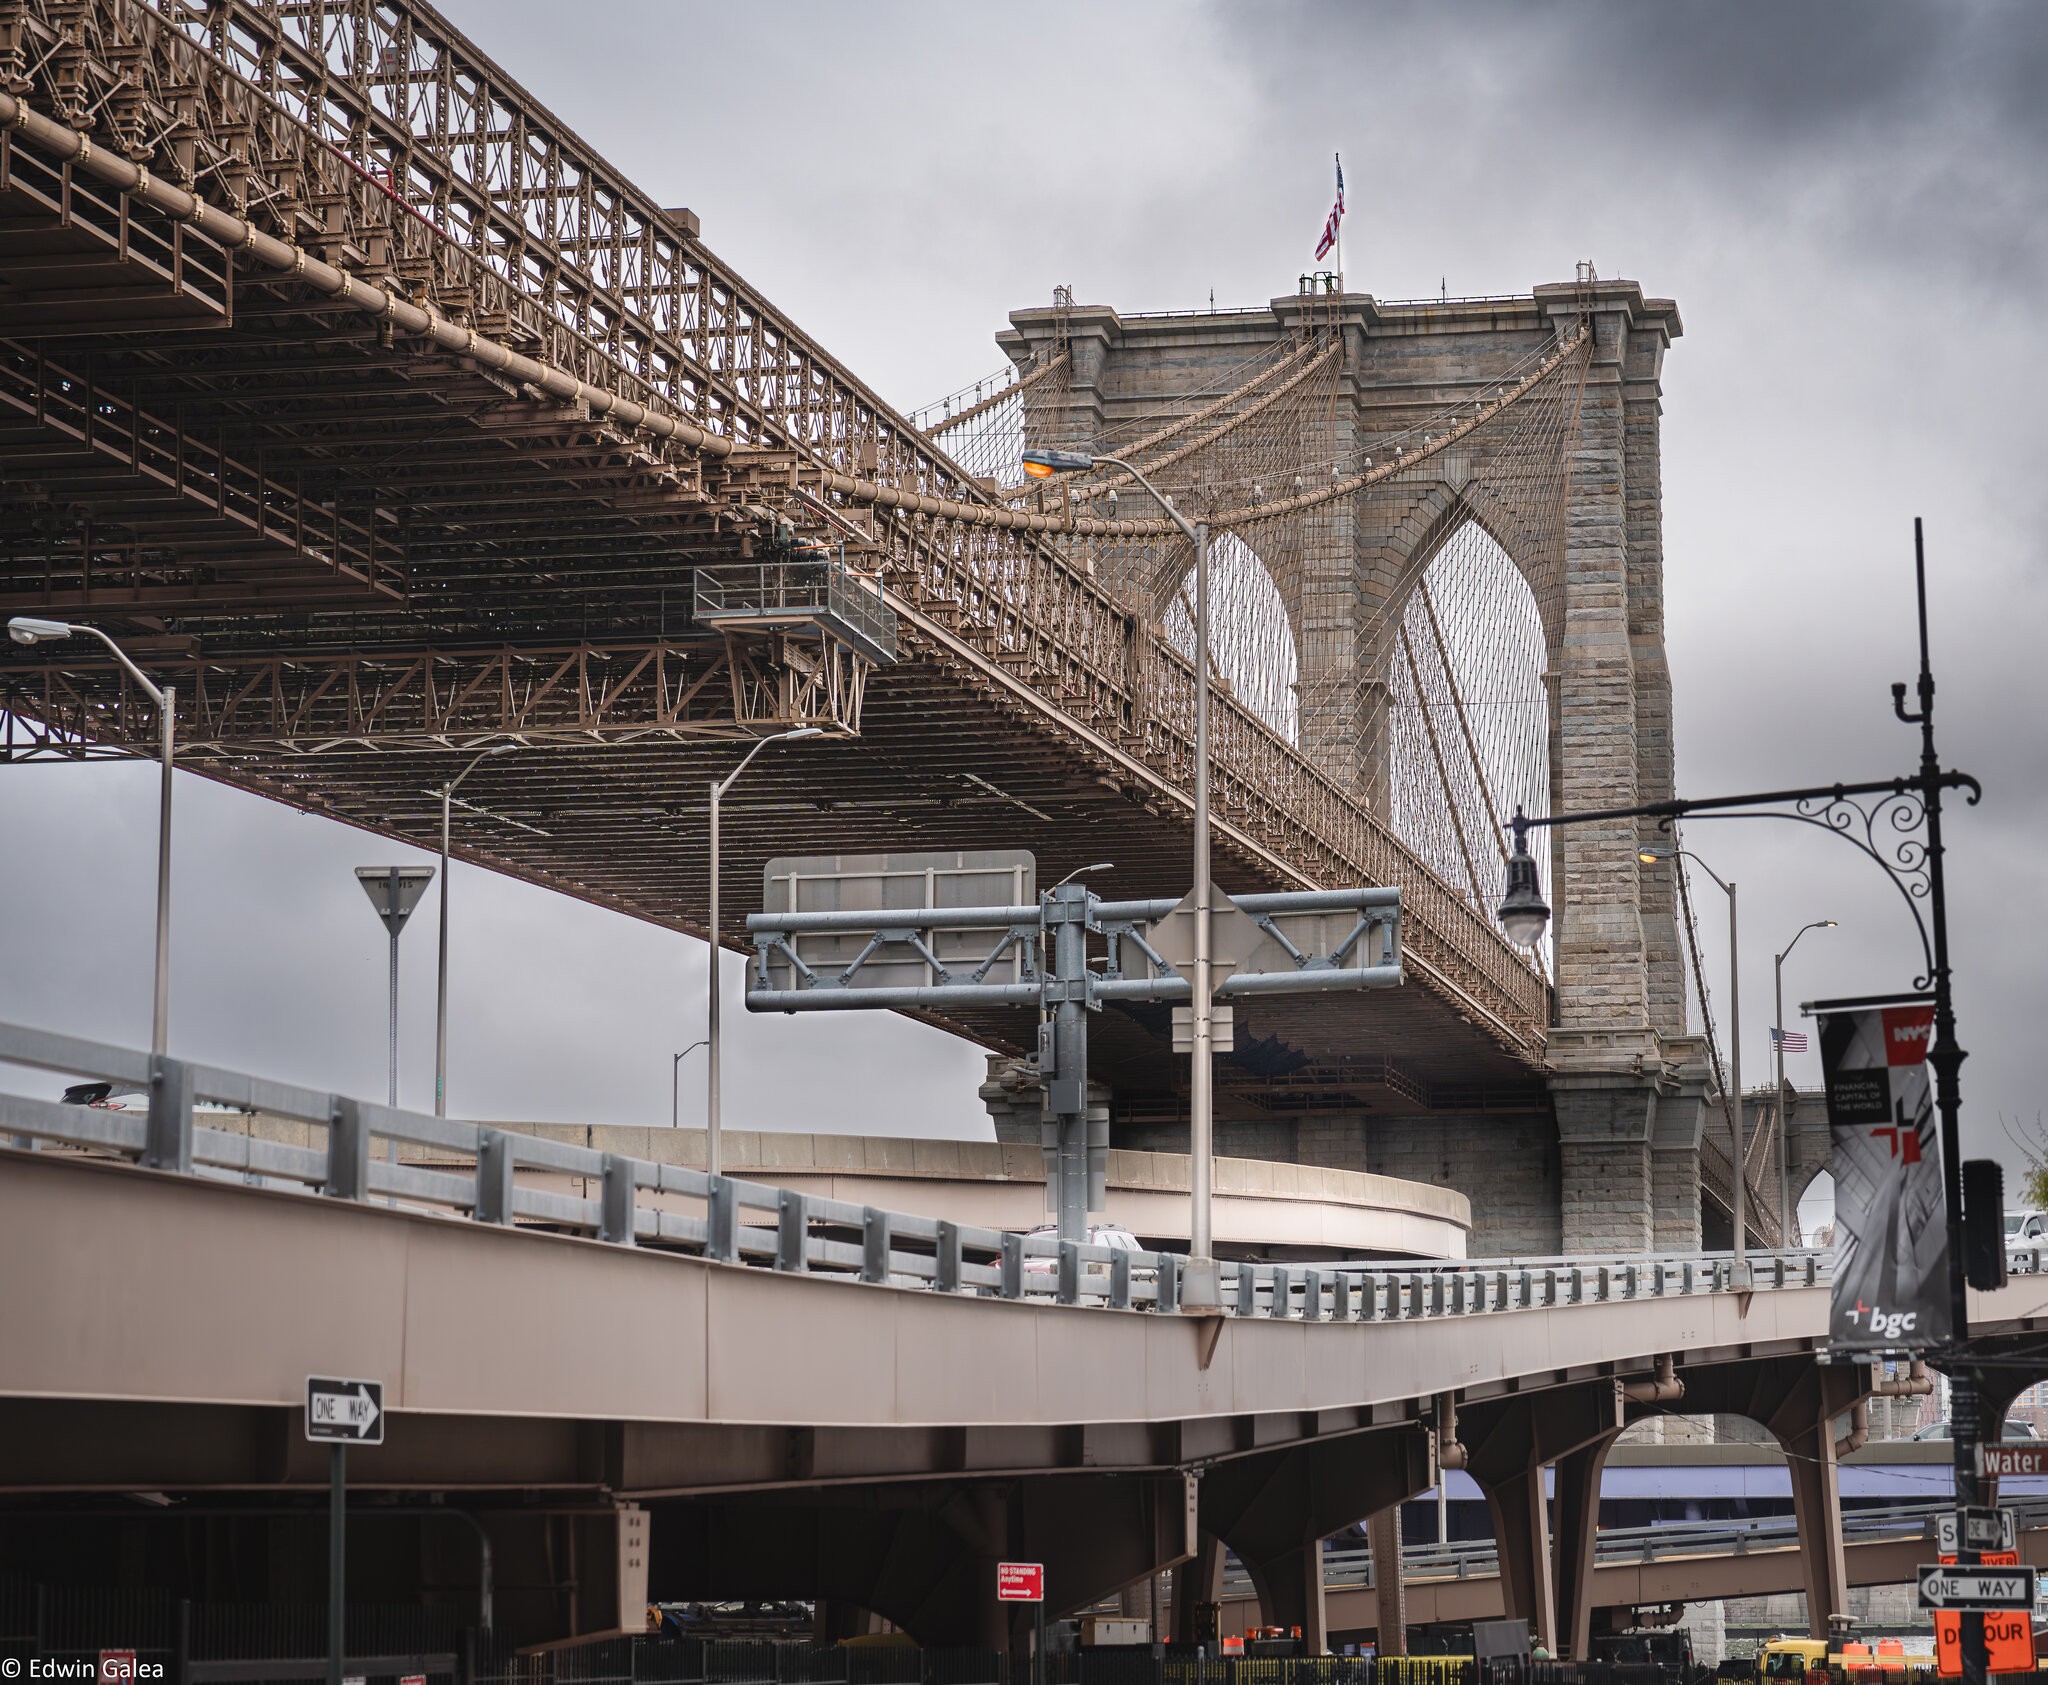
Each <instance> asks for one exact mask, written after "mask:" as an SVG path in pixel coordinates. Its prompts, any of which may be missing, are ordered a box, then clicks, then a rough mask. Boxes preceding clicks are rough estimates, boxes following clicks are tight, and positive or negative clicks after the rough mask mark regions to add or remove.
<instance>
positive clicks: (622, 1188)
mask: <svg viewBox="0 0 2048 1685" xmlns="http://www.w3.org/2000/svg"><path fill="white" fill-rule="evenodd" d="M0 1064H11V1065H19V1066H25V1067H28V1068H32V1069H40V1070H45V1071H60V1072H64V1073H66V1074H69V1075H73V1076H80V1077H87V1078H96V1079H99V1080H102V1081H105V1082H109V1083H113V1084H118V1085H121V1086H123V1087H139V1088H141V1089H143V1090H144V1091H146V1092H147V1093H148V1094H149V1095H150V1103H149V1109H148V1110H147V1111H145V1112H138V1111H125V1110H119V1109H103V1108H100V1107H95V1106H89V1105H65V1104H63V1103H61V1102H58V1101H52V1100H40V1099H31V1098H27V1097H25V1096H21V1095H17V1094H10V1093H5V1092H0V1139H5V1140H7V1141H8V1142H9V1144H10V1145H11V1146H14V1147H17V1148H19V1147H33V1146H41V1147H46V1148H49V1147H55V1148H61V1149H67V1150H72V1151H78V1152H82V1153H87V1154H90V1155H92V1156H95V1157H104V1158H114V1159H125V1160H127V1161H129V1162H131V1163H135V1164H138V1165H140V1166H141V1167H143V1168H144V1169H148V1170H153V1171H159V1172H164V1173H168V1174H172V1175H186V1176H205V1177H212V1178H214V1179H217V1180H225V1181H233V1182H240V1183H244V1184H246V1185H248V1186H251V1187H257V1188H267V1189H274V1190H278V1191H282V1192H289V1193H293V1194H322V1195H326V1196H328V1197H330V1198H338V1199H348V1200H366V1199H371V1198H383V1199H390V1200H393V1201H395V1202H397V1203H399V1204H402V1205H405V1206H408V1207H411V1208H413V1209H417V1210H423V1211H435V1212H441V1213H446V1214H449V1215H452V1216H455V1217H459V1218H467V1219H472V1220H474V1221H476V1222H479V1223H490V1224H504V1225H524V1226H537V1227H545V1228H549V1229H552V1230H555V1231H557V1232H561V1233H566V1234H571V1235H584V1236H588V1237H591V1238H594V1239H596V1240H599V1241H604V1242H608V1243H610V1244H613V1245H618V1246H645V1247H656V1248H661V1249H664V1250H669V1251H675V1252H681V1253H686V1254H690V1255H694V1256H697V1257H701V1258H704V1259H706V1260H709V1261H711V1262H715V1263H722V1264H733V1265H745V1266H750V1267H754V1268H759V1269H769V1270H782V1271H803V1272H808V1273H816V1274H819V1275H823V1276H830V1277H836V1278H838V1279H841V1280H844V1281H847V1282H849V1283H866V1284H869V1285H873V1286H888V1287H896V1288H910V1289H916V1290H922V1291H929V1292H939V1293H949V1294H950V1293H958V1294H963V1295H968V1296H973V1297H981V1298H1005V1299H1039V1300H1042V1301H1054V1302H1057V1303H1061V1304H1066V1305H1074V1306H1088V1307H1094V1308H1095V1309H1097V1310H1098V1311H1149V1312H1151V1313H1154V1314H1159V1313H1167V1312H1172V1311H1175V1310H1176V1309H1177V1308H1178V1304H1179V1297H1178V1288H1179V1275H1180V1267H1181V1265H1182V1263H1183V1262H1184V1259H1183V1258H1182V1257H1181V1255H1180V1254H1178V1253H1173V1252H1143V1251H1124V1250H1122V1249H1120V1248H1116V1247H1109V1246H1101V1245H1093V1244H1089V1243H1086V1242H1078V1241H1072V1240H1066V1241H1056V1240H1053V1239H1052V1238H1050V1237H1048V1236H1044V1235H1021V1234H1017V1233H1015V1232H1013V1231H1011V1232H998V1231H995V1230H989V1229H980V1228H975V1227H971V1226H969V1225H965V1224H957V1223H952V1222H948V1221H945V1220H944V1219H940V1218H933V1217H925V1216H915V1215H911V1214H908V1213H904V1212H892V1211H884V1210H878V1209H876V1208H875V1207H872V1206H860V1205H853V1204H850V1203H848V1202H846V1201H843V1200H832V1199H823V1198H818V1197H814V1196H811V1195H806V1194H800V1193H796V1192H793V1191H791V1190H790V1189H787V1188H775V1187H770V1186H767V1185H765V1184H763V1183H758V1182H749V1181H743V1180H741V1179H739V1178H736V1177H730V1176H707V1175H706V1174H705V1173H704V1172H703V1171H700V1170H689V1169H685V1168H682V1167H680V1166H677V1165H673V1164H660V1163H654V1162H649V1161H647V1160H642V1159H635V1158H629V1157H626V1156H624V1155H622V1154H618V1153H606V1152H598V1151H595V1150H593V1149H590V1148H587V1147H578V1146H574V1145H571V1144H569V1143H566V1142H559V1141H551V1140H545V1139H543V1138H541V1137H539V1136H532V1135H522V1134H519V1133H518V1132H517V1131H514V1130H504V1129H494V1128H491V1127H490V1126H488V1125H482V1124H475V1123H464V1122H459V1121H457V1120H455V1119H452V1118H437V1117H429V1116H426V1115H423V1114H421V1113H417V1112H407V1111H401V1110H394V1109H392V1108H389V1107H385V1106H378V1105H374V1104H372V1103H370V1102H368V1101H361V1100H354V1099H349V1098H347V1097H344V1096H341V1095H335V1094H328V1093H324V1092H321V1091H319V1090H317V1089H308V1088H301V1087H298V1086H297V1085H295V1084H291V1083H285V1082H278V1081H275V1080H272V1079H270V1078H266V1077H253V1076H248V1075H245V1074H243V1073H240V1072H234V1071H224V1070H219V1069H216V1068H214V1067H211V1066H206V1065H200V1064H194V1063H190V1062H187V1061H184V1060H178V1059H172V1058H168V1057H165V1056H163V1055H160V1054H159V1055H152V1054H147V1053H143V1052H139V1051H136V1050H133V1049H129V1048H122V1047H114V1046H110V1045H107V1044H104V1043H99V1042H91V1041H83V1040H79V1039H77V1038H74V1037H70V1036H61V1035H53V1034H51V1033H49V1032H48V1031H43V1030H35V1029H29V1028H25V1027H23V1026H21V1025H16V1024H0ZM204 1102H211V1103H213V1104H214V1105H216V1106H217V1107H218V1106H225V1107H227V1108H231V1109H232V1110H231V1111H230V1112H228V1113H225V1114H224V1113H222V1112H220V1111H218V1110H216V1111H214V1112H209V1113H199V1112H197V1111H196V1110H195V1107H196V1106H197V1105H199V1104H200V1103H204ZM238 1113H239V1114H240V1115H241V1116H242V1117H243V1118H244V1119H248V1118H253V1117H257V1116H262V1117H269V1118H277V1119H286V1120H294V1121H296V1122H298V1123H300V1124H302V1125H305V1126H307V1134H308V1137H309V1144H305V1145H300V1144H295V1143H291V1142H286V1141H279V1140H272V1139H267V1138H265V1137H263V1136H260V1135H258V1134H256V1133H255V1132H254V1131H253V1129H252V1130H246V1131H245V1130H238V1129H235V1128H231V1127H219V1126H218V1123H226V1122H230V1121H233V1119H234V1117H235V1114H238ZM202 1116H204V1117H207V1118H209V1119H216V1120H218V1123H217V1122H212V1121H209V1122H201V1121H200V1118H201V1117H202ZM388 1142H396V1143H399V1144H400V1146H401V1149H402V1150H401V1154H400V1157H399V1159H398V1161H397V1162H391V1161H390V1160H388V1159H387V1158H386V1156H385V1155H384V1153H383V1152H382V1151H381V1150H374V1151H373V1148H378V1147H380V1144H381V1143H388ZM407 1159H412V1160H415V1161H417V1160H427V1161H428V1162H427V1163H419V1162H407ZM565 1180H580V1181H581V1182H582V1184H583V1185H584V1187H585V1188H586V1189H592V1188H594V1189H595V1196H594V1197H592V1196H591V1195H590V1194H589V1193H588V1192H586V1193H584V1194H580V1195H579V1194H571V1193H568V1192H565V1191H563V1185H564V1182H565ZM1750 1257H1751V1263H1752V1266H1753V1268H1754V1270H1755V1280H1754V1281H1753V1282H1752V1283H1751V1286H1750V1290H1751V1291H1755V1290H1764V1291H1785V1290H1795V1289H1799V1288H1810V1287H1814V1286H1817V1285H1820V1284H1821V1283H1824V1282H1825V1281H1827V1280H1828V1278H1829V1274H1830V1258H1829V1256H1828V1254H1826V1253H1822V1252H1811V1251H1788V1252H1774V1253H1770V1254H1766V1255H1758V1254H1756V1253H1752V1254H1751V1255H1750ZM1224 1288H1225V1291H1224V1301H1223V1309H1224V1312H1225V1314H1226V1315H1230V1316H1247V1317H1277V1318H1288V1319H1293V1320H1296V1321H1304V1322H1331V1323H1350V1324H1355V1325H1370V1324H1377V1323H1385V1322H1408V1321H1413V1320H1416V1319H1419V1318H1464V1317H1471V1316H1481V1315H1489V1314H1498V1313H1511V1312H1514V1311H1520V1310H1537V1309H1544V1308H1551V1307H1560V1306H1574V1305H1592V1304H1604V1303H1612V1302H1615V1301H1617V1300H1634V1299H1646V1298H1654V1299H1671V1300H1674V1301H1677V1300H1685V1299H1694V1298H1696V1297H1697V1296H1699V1295H1707V1294H1718V1293H1727V1292H1731V1291H1733V1284H1732V1280H1731V1277H1730V1273H1729V1256H1728V1254H1727V1253H1717V1252H1702V1251H1686V1252H1671V1253H1652V1254H1638V1255H1600V1256H1578V1257H1543V1258H1506V1259H1495V1260H1451V1261H1418V1262H1401V1261H1395V1262H1386V1261H1365V1260H1360V1261H1355V1262H1353V1261H1336V1262H1326V1263H1318V1264H1314V1265H1299V1264H1272V1263H1253V1262H1242V1263H1236V1264H1232V1265H1230V1266H1228V1267H1227V1268H1226V1270H1225V1275H1224Z"/></svg>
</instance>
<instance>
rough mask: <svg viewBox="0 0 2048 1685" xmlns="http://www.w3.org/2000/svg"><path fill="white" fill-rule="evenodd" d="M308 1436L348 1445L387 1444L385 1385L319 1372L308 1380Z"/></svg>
mask: <svg viewBox="0 0 2048 1685" xmlns="http://www.w3.org/2000/svg"><path fill="white" fill-rule="evenodd" d="M306 1437H307V1438H308V1439H311V1440H316V1441H324V1442H327V1443H330V1444H331V1443H334V1442H336V1441H339V1442H341V1443H342V1444H345V1445H382V1444H383V1443H384V1384H383V1382H381V1381H355V1380H339V1379H329V1378H323V1377H321V1376H318V1375H315V1376H312V1377H310V1378H309V1379H308V1380H307V1382H306Z"/></svg>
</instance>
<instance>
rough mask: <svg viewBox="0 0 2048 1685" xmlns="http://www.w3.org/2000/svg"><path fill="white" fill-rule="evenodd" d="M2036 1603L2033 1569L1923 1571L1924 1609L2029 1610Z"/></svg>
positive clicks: (1942, 1569)
mask: <svg viewBox="0 0 2048 1685" xmlns="http://www.w3.org/2000/svg"><path fill="white" fill-rule="evenodd" d="M2033 1603H2034V1570H2033V1569H2031V1568H1946V1567H1942V1566H1939V1565H1933V1566H1926V1567H1922V1568H1921V1570H1920V1607H1921V1608H1923V1609H2029V1608H2032V1607H2033Z"/></svg>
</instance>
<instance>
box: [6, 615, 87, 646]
mask: <svg viewBox="0 0 2048 1685" xmlns="http://www.w3.org/2000/svg"><path fill="white" fill-rule="evenodd" d="M77 630H78V628H77V627H76V626H73V625H72V624H71V623H70V622H69V621H68V620H38V619H36V618H35V617H34V616H33V615H28V614H17V615H16V616H15V617H14V618H13V619H12V620H10V621H8V623H7V635H8V636H9V637H10V638H12V639H13V640H14V641H15V642H16V643H18V644H39V643H41V642H42V641H43V640H44V639H45V638H68V637H70V636H71V634H72V633H73V632H75V631H77Z"/></svg>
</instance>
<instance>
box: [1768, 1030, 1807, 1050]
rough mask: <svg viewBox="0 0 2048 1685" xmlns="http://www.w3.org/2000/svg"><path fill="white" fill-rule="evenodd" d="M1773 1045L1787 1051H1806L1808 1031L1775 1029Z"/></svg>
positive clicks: (1772, 1036) (1772, 1037)
mask: <svg viewBox="0 0 2048 1685" xmlns="http://www.w3.org/2000/svg"><path fill="white" fill-rule="evenodd" d="M1771 1045H1772V1046H1773V1047H1776V1048H1779V1049H1781V1050H1783V1051H1784V1052H1786V1053H1804V1052H1805V1051H1806V1032H1805V1031H1804V1030H1773V1031H1772V1032H1771Z"/></svg>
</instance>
